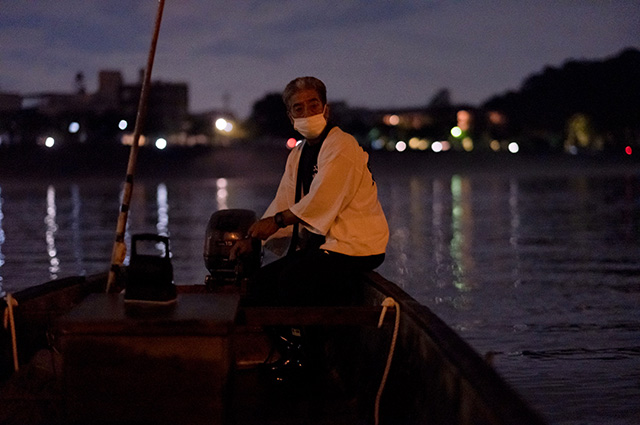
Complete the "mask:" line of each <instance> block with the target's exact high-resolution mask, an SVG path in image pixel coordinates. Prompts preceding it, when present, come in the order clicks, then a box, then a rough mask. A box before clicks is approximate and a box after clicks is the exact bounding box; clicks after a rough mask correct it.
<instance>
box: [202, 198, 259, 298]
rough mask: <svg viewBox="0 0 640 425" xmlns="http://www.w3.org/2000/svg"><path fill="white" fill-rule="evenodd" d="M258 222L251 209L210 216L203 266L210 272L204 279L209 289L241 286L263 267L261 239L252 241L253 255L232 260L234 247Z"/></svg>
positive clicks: (231, 210)
mask: <svg viewBox="0 0 640 425" xmlns="http://www.w3.org/2000/svg"><path fill="white" fill-rule="evenodd" d="M256 220H257V218H256V214H255V213H254V212H253V211H251V210H242V209H230V210H220V211H216V212H215V213H213V214H212V215H211V218H210V219H209V224H208V225H207V234H206V238H205V241H204V263H205V266H206V267H207V270H209V273H211V274H210V275H209V276H207V277H206V279H205V284H206V285H207V288H209V289H210V290H213V289H214V288H215V287H219V286H224V285H238V286H240V285H241V284H242V283H243V281H244V280H245V279H246V278H248V277H249V276H251V275H252V274H253V273H254V272H255V271H256V270H257V269H258V268H259V267H260V263H261V260H262V243H261V242H260V240H258V239H253V240H252V247H253V249H252V251H251V253H249V254H247V255H243V256H241V257H240V258H239V259H236V260H233V261H232V260H231V259H230V258H229V256H230V253H231V248H232V247H233V246H234V245H235V244H236V242H238V241H239V240H242V239H246V238H247V237H248V236H249V228H250V227H251V225H252V224H253V223H255V222H256Z"/></svg>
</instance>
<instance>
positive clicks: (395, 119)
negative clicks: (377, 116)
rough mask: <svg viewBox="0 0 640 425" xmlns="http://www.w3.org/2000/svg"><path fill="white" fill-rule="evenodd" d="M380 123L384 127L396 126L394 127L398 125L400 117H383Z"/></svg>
mask: <svg viewBox="0 0 640 425" xmlns="http://www.w3.org/2000/svg"><path fill="white" fill-rule="evenodd" d="M382 121H383V122H384V123H385V124H386V125H392V126H396V125H398V124H400V117H399V116H397V115H385V116H384V118H383V119H382Z"/></svg>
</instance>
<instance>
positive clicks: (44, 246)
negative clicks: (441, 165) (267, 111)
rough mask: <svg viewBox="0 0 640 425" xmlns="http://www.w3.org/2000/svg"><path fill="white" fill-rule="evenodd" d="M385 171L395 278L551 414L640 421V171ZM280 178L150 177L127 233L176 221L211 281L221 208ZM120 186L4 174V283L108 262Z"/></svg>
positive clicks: (0, 204) (251, 197) (141, 186)
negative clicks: (18, 179) (208, 236)
mask: <svg viewBox="0 0 640 425" xmlns="http://www.w3.org/2000/svg"><path fill="white" fill-rule="evenodd" d="M377 171H378V174H377V175H376V180H377V181H378V185H379V192H380V198H381V201H382V203H383V207H384V209H385V213H386V214H387V218H388V220H389V225H390V231H391V238H390V241H389V249H388V254H387V259H386V261H385V263H384V264H383V265H382V266H381V267H380V270H379V271H380V272H381V273H382V274H383V275H384V276H385V277H387V278H389V279H390V280H392V281H394V282H396V283H398V284H399V285H400V286H401V287H403V288H404V289H405V290H406V291H408V292H409V293H410V294H411V295H413V296H414V297H416V298H417V299H418V300H419V301H420V302H422V303H424V304H426V305H427V306H429V307H430V308H431V309H433V310H434V312H435V313H436V314H438V315H439V316H440V317H442V318H443V319H444V320H445V321H446V322H447V323H449V324H450V325H451V326H452V327H453V328H454V329H456V330H457V331H458V332H459V333H460V334H461V335H462V336H463V338H465V340H467V341H468V342H469V343H470V344H471V345H472V346H473V347H474V348H475V349H476V350H477V351H479V352H480V353H481V354H485V353H487V352H491V353H492V354H493V358H494V364H495V366H496V368H497V369H498V371H499V372H500V373H501V374H502V375H503V376H504V377H505V378H506V379H507V380H508V381H509V382H511V383H512V384H513V385H514V386H515V387H516V388H517V389H518V390H519V391H520V392H521V393H522V394H523V395H524V396H525V398H526V399H527V400H529V401H530V402H531V403H532V404H533V405H534V406H535V407H536V408H538V409H539V410H540V411H542V413H543V414H544V415H545V416H546V417H547V418H548V419H549V420H550V422H551V423H562V424H574V423H584V424H596V423H602V422H604V421H605V419H606V422H607V423H620V424H631V423H636V422H637V418H638V417H640V407H639V406H638V403H637V400H638V397H639V396H640V367H639V366H640V362H639V361H640V325H639V323H640V313H639V311H640V310H639V309H638V303H639V301H640V283H639V281H638V275H639V274H640V273H639V271H640V262H639V259H640V249H639V248H638V242H639V239H640V235H639V230H640V228H639V227H638V225H639V224H640V189H639V187H638V177H637V175H622V174H621V175H612V174H598V175H593V176H589V175H580V174H567V175H566V176H562V175H560V176H558V175H554V176H550V177H545V176H543V175H537V176H530V175H523V176H518V175H501V174H497V173H485V174H473V175H462V174H460V175H456V174H454V175H421V174H420V173H404V174H402V173H400V174H398V173H396V172H395V171H396V170H391V169H388V170H384V169H383V170H382V172H381V173H380V170H377ZM276 184H277V181H275V180H269V179H267V180H265V179H262V178H259V177H257V178H246V179H238V178H229V179H223V178H217V179H204V178H203V179H194V180H189V181H158V182H151V181H146V182H138V183H136V187H135V189H134V197H133V200H132V205H131V212H130V214H129V222H128V226H127V238H126V239H127V240H130V234H131V232H134V233H142V232H157V233H160V234H166V235H169V236H170V237H171V244H172V251H173V257H172V261H173V264H174V272H175V277H176V282H177V283H194V282H202V281H203V279H204V276H205V274H206V269H205V267H204V261H203V257H202V255H203V245H204V235H205V228H206V224H207V222H208V219H209V217H210V215H211V213H213V212H214V211H216V210H218V209H223V208H249V209H253V210H256V211H257V212H259V213H260V212H262V211H263V210H264V209H265V208H266V206H267V205H268V203H269V201H270V199H271V197H272V196H273V194H274V193H275V185H276ZM121 196H122V189H121V183H120V182H119V181H116V180H113V181H111V180H106V181H100V182H99V183H96V182H76V183H69V182H65V181H60V182H55V183H51V184H40V183H37V182H36V183H24V182H22V183H10V184H2V185H1V186H0V285H2V287H3V288H4V289H5V290H7V291H15V290H17V289H20V288H23V287H26V286H30V285H33V284H37V283H41V282H44V281H47V280H49V279H51V278H54V277H64V276H69V275H74V274H91V273H96V272H103V271H106V270H107V269H108V263H109V261H110V260H109V259H110V254H111V243H112V240H113V237H114V233H115V227H116V221H117V211H118V208H119V205H120V198H121Z"/></svg>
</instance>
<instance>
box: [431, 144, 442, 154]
mask: <svg viewBox="0 0 640 425" xmlns="http://www.w3.org/2000/svg"><path fill="white" fill-rule="evenodd" d="M431 150H432V151H434V152H442V142H433V144H432V145H431Z"/></svg>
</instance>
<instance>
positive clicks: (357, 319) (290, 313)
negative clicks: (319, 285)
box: [238, 306, 395, 326]
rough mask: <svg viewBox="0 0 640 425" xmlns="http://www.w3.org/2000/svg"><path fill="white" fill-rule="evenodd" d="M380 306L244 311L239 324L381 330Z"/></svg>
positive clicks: (250, 309) (280, 308)
mask: <svg viewBox="0 0 640 425" xmlns="http://www.w3.org/2000/svg"><path fill="white" fill-rule="evenodd" d="M381 312H382V307H380V306H338V307H242V308H241V310H240V312H239V316H238V324H241V325H247V326H275V325H287V326H288V325H299V326H308V325H327V326H334V325H355V326H378V320H379V319H380V313H381ZM394 314H395V310H394V309H391V308H390V309H388V311H387V315H386V316H385V323H389V320H388V318H389V317H393V316H394Z"/></svg>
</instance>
